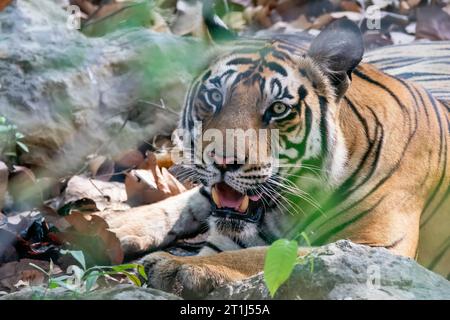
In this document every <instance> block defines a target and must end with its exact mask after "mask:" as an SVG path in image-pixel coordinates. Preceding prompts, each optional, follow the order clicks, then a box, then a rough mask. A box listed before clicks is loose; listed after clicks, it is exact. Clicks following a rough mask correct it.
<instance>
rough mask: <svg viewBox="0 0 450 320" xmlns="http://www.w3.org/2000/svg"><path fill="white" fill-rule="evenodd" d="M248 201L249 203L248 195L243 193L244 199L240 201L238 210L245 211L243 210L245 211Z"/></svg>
mask: <svg viewBox="0 0 450 320" xmlns="http://www.w3.org/2000/svg"><path fill="white" fill-rule="evenodd" d="M248 203H249V199H248V196H247V195H245V196H244V199H243V200H242V202H241V205H240V206H239V209H238V210H239V212H245V211H247V208H248Z"/></svg>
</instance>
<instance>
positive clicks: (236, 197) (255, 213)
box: [211, 182, 264, 223]
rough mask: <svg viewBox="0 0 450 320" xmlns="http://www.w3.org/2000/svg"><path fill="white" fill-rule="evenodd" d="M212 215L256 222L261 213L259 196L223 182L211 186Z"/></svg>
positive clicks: (261, 207)
mask: <svg viewBox="0 0 450 320" xmlns="http://www.w3.org/2000/svg"><path fill="white" fill-rule="evenodd" d="M211 200H212V206H213V208H212V215H213V216H216V217H221V218H232V219H239V220H244V221H247V222H252V223H255V222H258V221H259V220H260V219H261V217H262V214H263V209H264V208H263V206H262V201H261V196H259V195H247V194H243V193H240V192H239V191H237V190H235V189H233V188H232V187H230V186H229V185H228V184H226V183H225V182H219V183H216V184H214V185H213V186H212V188H211Z"/></svg>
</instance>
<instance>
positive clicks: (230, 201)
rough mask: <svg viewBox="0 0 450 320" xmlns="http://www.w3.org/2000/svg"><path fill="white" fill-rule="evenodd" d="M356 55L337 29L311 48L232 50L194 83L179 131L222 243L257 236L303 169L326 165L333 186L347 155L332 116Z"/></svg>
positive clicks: (357, 40)
mask: <svg viewBox="0 0 450 320" xmlns="http://www.w3.org/2000/svg"><path fill="white" fill-rule="evenodd" d="M362 55H363V43H362V38H361V34H360V31H359V28H358V27H357V26H356V25H355V24H354V23H352V22H350V21H349V20H338V21H336V22H334V23H332V24H331V25H329V26H328V27H327V28H326V29H325V30H324V31H322V32H321V33H320V34H319V35H318V36H317V37H316V38H315V39H314V40H313V41H312V42H311V44H310V46H309V48H308V46H307V44H306V42H305V38H304V36H303V37H302V36H299V35H292V36H290V35H289V36H279V37H277V38H273V39H270V40H264V41H262V40H255V41H242V42H240V43H237V44H235V45H234V46H233V47H232V49H230V51H228V52H226V53H225V54H222V55H220V56H219V57H218V58H216V59H215V60H214V61H213V62H212V63H211V64H210V65H209V67H208V68H207V69H206V70H205V71H204V72H203V73H202V74H201V75H200V76H199V77H198V78H197V79H196V80H195V81H194V82H193V83H192V85H191V87H190V89H189V92H188V94H187V98H186V101H185V106H184V110H183V114H182V119H181V121H180V126H181V128H182V129H183V130H185V131H188V132H190V133H191V137H193V138H191V139H190V141H189V142H188V144H186V141H184V145H185V146H186V145H189V146H190V150H189V152H190V155H191V160H192V159H195V160H197V161H195V163H194V164H191V168H192V171H193V174H192V176H193V177H194V178H195V179H196V180H197V181H199V182H201V183H202V184H203V185H204V190H206V192H207V193H208V194H209V195H210V198H211V199H212V220H211V221H212V226H213V227H214V228H215V229H216V230H217V231H218V232H219V233H222V234H225V235H227V236H233V237H247V236H251V235H252V234H254V233H255V232H257V228H258V223H259V222H260V221H261V218H262V217H263V216H264V214H268V212H269V210H267V209H268V208H269V207H276V206H277V205H278V204H279V201H277V198H276V194H278V193H279V192H283V191H286V190H283V183H282V180H283V177H284V175H285V174H286V172H289V171H292V170H295V171H297V170H299V168H301V166H302V162H303V161H305V160H308V159H313V158H317V159H323V166H324V172H326V174H327V175H328V177H327V178H328V179H329V181H330V183H333V181H334V182H336V181H337V180H339V176H340V175H342V168H343V164H344V162H345V148H343V147H342V146H341V144H342V142H341V140H342V139H341V137H340V136H341V133H340V130H339V127H338V125H337V123H336V117H337V113H338V108H337V107H338V104H339V101H340V100H341V98H342V97H343V95H344V94H345V91H346V90H347V88H348V86H349V85H350V81H351V72H352V70H353V69H354V68H355V67H356V66H357V65H358V63H359V62H360V61H361V59H362ZM199 128H200V129H199ZM239 134H240V135H239ZM242 134H243V135H242ZM217 135H219V136H221V137H222V138H223V139H217V137H216V136H217ZM213 136H214V138H213ZM196 137H201V139H200V140H198V139H197V138H196ZM273 137H276V138H277V140H278V141H274V139H273ZM239 138H240V139H241V141H237V140H239ZM219 140H221V141H219ZM242 140H243V141H242ZM240 142H241V143H240ZM199 146H201V148H198V147H199ZM275 149H277V153H276V155H275V153H274V152H273V151H274V150H275ZM198 150H200V151H198ZM255 155H257V156H255ZM284 188H286V187H284Z"/></svg>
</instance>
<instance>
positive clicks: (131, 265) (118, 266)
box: [111, 263, 138, 272]
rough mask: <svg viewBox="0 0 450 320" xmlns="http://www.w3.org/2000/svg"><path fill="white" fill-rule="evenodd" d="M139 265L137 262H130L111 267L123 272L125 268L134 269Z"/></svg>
mask: <svg viewBox="0 0 450 320" xmlns="http://www.w3.org/2000/svg"><path fill="white" fill-rule="evenodd" d="M137 267H138V265H137V264H135V263H128V264H119V265H117V266H112V267H111V269H113V270H114V271H117V272H121V271H124V270H134V269H136V268H137Z"/></svg>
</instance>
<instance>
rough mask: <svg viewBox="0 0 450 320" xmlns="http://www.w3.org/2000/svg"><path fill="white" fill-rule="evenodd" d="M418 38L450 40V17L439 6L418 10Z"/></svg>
mask: <svg viewBox="0 0 450 320" xmlns="http://www.w3.org/2000/svg"><path fill="white" fill-rule="evenodd" d="M416 38H417V39H421V38H425V39H430V40H450V15H449V14H448V13H447V12H445V11H444V10H442V9H441V8H439V7H437V6H427V7H419V8H417V25H416Z"/></svg>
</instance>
